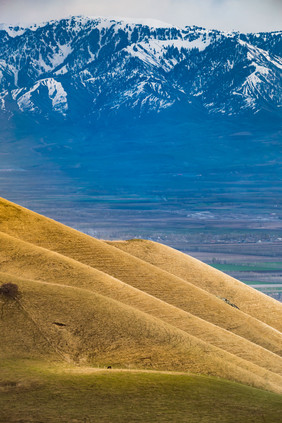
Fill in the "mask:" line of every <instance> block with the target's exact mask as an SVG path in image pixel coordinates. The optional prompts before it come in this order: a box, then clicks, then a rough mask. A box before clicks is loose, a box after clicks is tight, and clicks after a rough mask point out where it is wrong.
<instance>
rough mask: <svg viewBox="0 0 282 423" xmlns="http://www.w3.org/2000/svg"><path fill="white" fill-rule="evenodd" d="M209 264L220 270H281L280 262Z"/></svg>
mask: <svg viewBox="0 0 282 423" xmlns="http://www.w3.org/2000/svg"><path fill="white" fill-rule="evenodd" d="M210 266H212V267H214V268H215V269H218V270H221V271H222V272H279V271H282V263H281V262H270V263H247V264H236V263H230V264H229V263H224V264H220V263H213V264H211V265H210Z"/></svg>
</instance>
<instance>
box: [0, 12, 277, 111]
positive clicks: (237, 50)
mask: <svg viewBox="0 0 282 423" xmlns="http://www.w3.org/2000/svg"><path fill="white" fill-rule="evenodd" d="M1 29H2V31H6V34H5V33H3V32H2V33H1V38H0V40H1V41H0V109H1V110H7V108H8V107H9V106H10V105H11V104H12V102H13V101H14V102H16V106H13V110H15V108H17V107H18V109H19V110H20V111H29V112H32V113H41V114H44V115H47V116H48V115H49V114H50V113H53V112H55V113H57V114H58V113H59V114H61V115H64V116H69V115H70V114H71V113H73V115H77V113H78V111H79V114H80V112H81V110H82V109H83V108H84V107H85V110H84V113H86V114H87V113H93V114H100V113H102V111H105V110H115V111H116V110H119V108H124V107H125V108H128V109H131V110H138V111H140V112H141V111H142V112H143V111H146V112H151V111H160V110H162V109H167V108H169V107H172V106H173V105H175V104H177V103H179V102H181V104H182V105H183V107H184V108H185V107H186V106H187V105H188V104H189V105H190V104H195V105H196V107H203V108H204V109H207V110H208V111H209V112H210V113H226V114H233V115H234V114H238V113H241V112H242V111H244V110H251V112H252V113H256V112H257V111H259V110H261V109H263V108H267V109H268V110H270V109H271V110H274V109H275V110H278V108H279V107H281V103H282V87H281V79H282V78H281V71H282V59H281V56H282V52H281V36H282V32H275V33H273V34H272V33H261V34H258V35H257V34H249V35H248V34H241V33H238V32H223V31H217V30H207V29H205V28H202V27H197V26H186V27H184V28H178V27H174V26H172V25H169V24H166V23H163V22H159V21H155V20H147V19H141V20H140V19H135V18H132V19H128V18H117V17H115V18H114V17H113V18H111V17H95V16H71V17H69V18H66V19H61V20H52V21H49V22H47V23H42V24H33V25H29V26H28V25H27V26H24V25H22V26H20V25H19V26H15V27H13V26H9V25H6V24H2V25H0V30H1ZM15 37H17V40H16V42H15V40H14V38H15ZM50 110H51V112H50ZM279 110H280V109H279Z"/></svg>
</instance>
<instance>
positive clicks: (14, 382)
mask: <svg viewBox="0 0 282 423" xmlns="http://www.w3.org/2000/svg"><path fill="white" fill-rule="evenodd" d="M0 393H1V395H0V421H1V423H8V422H9V423H16V422H17V423H28V422H36V423H39V422H42V423H51V422H52V423H56V422H58V423H59V422H60V423H75V422H76V423H80V422H81V423H82V422H83V423H90V422H91V423H93V422H95V423H96V422H97V423H98V422H99V423H112V422H113V423H119V422H120V423H124V422H142V423H147V422H148V423H152V422H177V423H182V422H187V423H213V422H217V423H218V422H221V423H239V422H240V423H241V422H242V423H251V422H254V423H255V422H256V423H257V422H262V423H264V422H267V423H278V422H280V421H281V410H282V397H281V396H280V395H276V394H273V393H270V392H266V391H262V390H258V389H254V388H251V387H247V386H244V385H240V384H237V383H233V382H229V381H225V380H222V379H217V378H212V377H207V376H195V375H187V374H186V375H184V374H177V373H158V372H144V371H141V372H137V371H128V370H127V371H123V370H114V369H111V370H106V369H91V368H83V367H74V366H73V367H72V366H68V365H62V364H56V363H55V364H54V363H53V364H51V363H46V362H45V363H42V362H36V361H32V360H21V361H2V362H1V367H0Z"/></svg>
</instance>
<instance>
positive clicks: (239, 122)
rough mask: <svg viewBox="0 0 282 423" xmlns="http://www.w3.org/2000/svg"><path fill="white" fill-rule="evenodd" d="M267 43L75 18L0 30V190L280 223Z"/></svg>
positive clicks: (277, 92)
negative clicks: (210, 212) (199, 210)
mask: <svg viewBox="0 0 282 423" xmlns="http://www.w3.org/2000/svg"><path fill="white" fill-rule="evenodd" d="M281 40H282V32H273V33H260V34H241V33H224V32H220V31H216V30H206V29H204V28H199V27H185V28H182V29H180V28H176V27H172V26H169V25H162V24H159V23H158V24H155V23H149V24H148V23H146V24H144V23H143V24H142V23H132V22H129V21H117V20H109V19H92V18H85V17H73V18H70V19H63V20H60V21H51V22H48V23H46V24H42V25H37V26H36V25H33V26H32V27H28V28H21V27H7V26H5V25H0V81H1V82H0V125H1V132H0V185H1V195H3V196H6V197H7V198H9V199H11V200H14V201H16V202H19V203H22V204H23V201H25V200H26V199H27V198H31V200H30V203H28V204H26V205H27V206H29V207H34V204H36V202H37V201H38V199H39V198H43V197H44V201H45V206H44V207H47V208H48V207H49V208H50V207H53V208H54V210H56V209H57V203H58V202H60V201H69V203H68V204H72V203H71V202H72V201H74V200H75V201H77V199H78V200H79V199H83V201H85V204H86V203H87V202H88V201H92V200H93V199H94V198H95V199H96V200H97V199H98V200H99V201H100V200H101V199H103V201H106V202H108V204H116V203H115V201H116V199H117V198H129V199H132V198H133V199H138V201H139V200H140V201H141V202H142V201H145V202H146V201H149V202H151V203H154V204H158V205H159V204H162V205H163V206H164V208H168V209H169V207H170V206H169V205H171V204H172V206H171V207H172V208H173V207H176V206H175V204H176V202H177V204H180V205H179V207H180V208H181V209H182V210H183V216H184V218H185V216H186V215H188V214H189V213H188V212H189V210H191V209H193V210H197V208H201V207H202V208H204V209H205V208H207V209H208V210H212V209H214V210H221V209H224V210H229V211H230V210H231V209H232V213H233V211H234V210H235V209H236V210H237V211H238V210H239V209H240V210H241V209H243V210H245V211H246V212H247V213H250V214H252V213H253V211H254V210H256V212H257V213H260V212H261V213H263V215H267V216H269V215H270V213H271V212H272V211H273V210H272V209H273V207H274V205H275V207H276V211H277V215H276V216H277V218H280V219H282V216H280V215H279V216H280V217H279V216H278V214H279V213H281V212H280V211H279V210H281V207H280V205H281V202H282V198H281V192H282V186H281V181H282V170H281V169H282V166H281V139H282V137H281V134H282V128H281V118H282V115H281V110H282V109H281V99H282V84H281V72H282V58H281V57H282V47H281V45H282V44H281V43H282V41H281ZM62 199H63V200H62ZM66 199H68V200H66ZM96 200H95V201H96ZM98 200H97V201H98ZM33 201H34V202H35V203H33ZM44 207H43V208H41V209H38V211H42V212H44V211H46V210H45V209H44ZM61 207H63V206H62V204H61V205H60V208H61ZM156 207H158V206H156ZM177 207H178V206H177ZM52 210H53V209H52ZM47 213H48V211H47ZM53 217H55V218H57V219H59V220H60V216H58V215H56V213H55V214H53ZM103 217H104V216H103Z"/></svg>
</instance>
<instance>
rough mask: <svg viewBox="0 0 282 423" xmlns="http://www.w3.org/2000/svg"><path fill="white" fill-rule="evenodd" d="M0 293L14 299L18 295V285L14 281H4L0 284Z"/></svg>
mask: <svg viewBox="0 0 282 423" xmlns="http://www.w3.org/2000/svg"><path fill="white" fill-rule="evenodd" d="M0 294H1V295H4V296H5V297H8V298H13V299H15V298H17V297H18V295H19V287H18V285H16V284H15V283H4V284H3V285H1V286H0Z"/></svg>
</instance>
